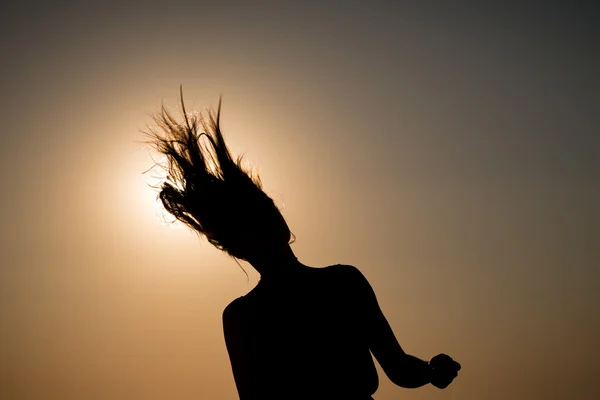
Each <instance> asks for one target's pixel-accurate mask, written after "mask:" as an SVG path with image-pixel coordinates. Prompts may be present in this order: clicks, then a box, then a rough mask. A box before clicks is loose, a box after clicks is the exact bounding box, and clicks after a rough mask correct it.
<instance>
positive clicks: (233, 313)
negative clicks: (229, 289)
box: [223, 297, 244, 323]
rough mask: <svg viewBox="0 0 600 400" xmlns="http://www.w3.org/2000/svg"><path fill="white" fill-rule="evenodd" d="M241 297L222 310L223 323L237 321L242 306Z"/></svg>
mask: <svg viewBox="0 0 600 400" xmlns="http://www.w3.org/2000/svg"><path fill="white" fill-rule="evenodd" d="M243 303H244V301H243V297H238V298H237V299H235V300H233V301H232V302H231V303H229V304H228V305H227V307H225V309H224V310H223V323H228V322H233V321H236V320H237V319H238V317H239V316H240V315H241V313H242V309H243V306H244V304H243Z"/></svg>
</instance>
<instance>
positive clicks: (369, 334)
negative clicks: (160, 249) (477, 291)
mask: <svg viewBox="0 0 600 400" xmlns="http://www.w3.org/2000/svg"><path fill="white" fill-rule="evenodd" d="M181 105H182V109H183V117H184V118H183V122H181V123H180V122H178V121H176V119H175V118H173V117H172V116H171V115H170V114H169V113H168V112H167V111H166V110H165V108H163V109H162V110H161V112H160V113H159V114H158V115H157V116H155V121H156V122H157V124H158V127H159V128H160V132H157V131H156V130H150V132H149V135H150V137H151V139H152V140H151V144H153V145H154V147H155V148H156V149H157V150H158V151H159V153H161V154H164V155H166V157H167V165H165V166H164V167H165V169H166V170H167V171H168V174H169V177H168V178H167V181H165V182H164V184H163V185H162V187H161V192H160V195H159V197H160V199H161V200H162V203H163V205H164V206H165V208H166V210H167V211H168V212H169V213H171V214H172V215H173V216H175V217H176V219H177V220H179V221H181V222H183V223H185V224H187V225H188V226H189V227H190V228H192V229H193V230H194V231H195V232H197V233H198V234H201V235H204V236H206V238H207V239H208V240H209V242H210V243H212V244H213V245H215V246H216V247H217V248H219V249H221V250H223V251H226V252H227V253H228V254H230V255H231V256H232V257H234V258H235V259H241V260H245V261H247V262H248V263H250V264H251V265H252V266H253V267H254V268H255V269H256V270H257V271H258V272H259V273H260V275H261V279H260V281H259V283H258V285H257V286H256V287H255V288H254V289H253V290H252V291H251V292H250V293H248V294H247V295H245V296H242V297H240V298H238V299H235V300H234V301H233V302H231V304H229V305H228V306H227V307H226V309H225V310H224V312H223V329H224V335H225V342H226V345H227V350H228V353H229V357H230V361H231V366H232V370H233V375H234V379H235V383H236V386H237V389H238V393H239V396H240V399H242V400H254V399H339V400H350V399H356V400H365V399H371V398H372V397H371V395H373V393H375V391H376V390H377V387H378V377H377V372H376V370H375V366H374V363H373V358H372V356H371V354H372V355H373V356H375V358H376V359H377V361H378V362H379V364H380V365H381V367H382V369H383V370H384V372H385V373H386V375H387V376H388V377H389V378H390V379H391V380H392V382H394V383H395V384H397V385H399V386H402V387H405V388H416V387H420V386H423V385H426V384H428V383H432V384H433V385H435V386H436V387H438V388H445V387H447V386H448V385H449V384H450V383H451V382H452V380H453V379H454V378H455V377H456V376H457V373H458V371H459V370H460V365H459V364H458V363H457V362H455V361H454V360H452V358H450V357H449V356H447V355H445V354H440V355H437V356H435V357H434V358H433V359H432V360H431V361H430V362H429V363H428V362H426V361H423V360H421V359H418V358H416V357H414V356H411V355H409V354H407V353H405V352H404V350H403V349H402V348H401V346H400V345H399V343H398V341H397V340H396V338H395V336H394V333H393V332H392V329H391V328H390V326H389V324H388V322H387V320H386V318H385V316H384V315H383V313H382V312H381V310H380V308H379V305H378V303H377V299H376V297H375V293H374V292H373V290H372V288H371V286H370V285H369V283H368V281H367V280H366V279H365V277H364V276H363V275H362V273H361V272H360V271H359V270H358V269H357V268H355V267H353V266H349V265H333V266H329V267H325V268H312V267H309V266H306V265H304V264H302V263H301V262H299V261H298V259H297V258H296V256H295V255H294V253H293V251H292V248H291V247H290V238H291V236H292V235H291V232H290V230H289V227H288V225H287V223H286V221H285V219H284V218H283V216H282V215H281V213H280V212H279V210H278V209H277V207H276V206H275V204H274V203H273V201H272V200H271V199H270V198H269V197H268V196H267V195H266V194H265V193H264V192H263V191H262V186H261V182H260V179H259V178H258V176H256V175H253V174H252V173H249V172H246V171H245V170H244V169H243V168H242V167H241V160H240V159H238V160H237V161H234V160H233V158H232V157H231V154H230V152H229V150H228V149H227V146H226V145H225V141H224V139H223V136H222V133H221V130H220V124H219V116H220V103H219V109H218V111H217V112H216V113H214V112H212V111H211V112H209V120H208V122H206V121H204V120H202V119H198V118H196V117H190V116H188V115H187V113H186V111H185V106H184V103H183V96H182V99H181ZM200 126H202V127H203V128H204V130H205V132H202V133H198V130H199V127H200ZM203 136H205V137H206V139H207V143H208V144H206V145H203V144H202V141H201V138H202V137H203Z"/></svg>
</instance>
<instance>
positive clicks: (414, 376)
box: [388, 354, 431, 389]
mask: <svg viewBox="0 0 600 400" xmlns="http://www.w3.org/2000/svg"><path fill="white" fill-rule="evenodd" d="M388 375H391V376H390V377H389V378H390V379H391V380H392V382H394V383H395V384H396V385H398V386H401V387H403V388H407V389H414V388H418V387H421V386H424V385H426V384H428V383H431V376H430V368H429V364H428V363H427V361H423V360H421V359H419V358H417V357H414V356H411V355H409V354H405V355H404V356H403V357H402V361H401V362H400V363H399V365H398V368H397V370H396V371H394V372H393V373H392V374H388Z"/></svg>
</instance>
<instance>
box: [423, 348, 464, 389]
mask: <svg viewBox="0 0 600 400" xmlns="http://www.w3.org/2000/svg"><path fill="white" fill-rule="evenodd" d="M429 368H430V371H431V384H432V385H433V386H435V387H437V388H438V389H445V388H446V387H448V385H449V384H450V383H451V382H452V381H453V380H454V378H456V377H457V376H458V371H460V364H459V363H457V362H456V361H454V360H453V359H452V358H451V357H450V356H448V355H446V354H438V355H437V356H435V357H433V358H432V359H431V361H429Z"/></svg>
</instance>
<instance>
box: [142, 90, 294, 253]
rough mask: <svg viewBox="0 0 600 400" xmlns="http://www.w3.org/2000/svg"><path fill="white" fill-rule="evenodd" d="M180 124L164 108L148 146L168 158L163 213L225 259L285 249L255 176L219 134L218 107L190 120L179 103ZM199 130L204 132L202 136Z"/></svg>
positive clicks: (279, 223) (284, 234)
mask: <svg viewBox="0 0 600 400" xmlns="http://www.w3.org/2000/svg"><path fill="white" fill-rule="evenodd" d="M181 106H182V118H181V121H178V120H177V119H176V118H175V117H173V115H172V114H171V113H169V112H168V111H167V110H166V109H165V107H162V109H161V110H160V111H159V112H158V113H157V114H156V115H155V116H154V121H155V123H156V125H157V128H155V129H150V130H149V132H147V134H148V135H149V137H150V141H149V143H150V144H151V145H152V146H153V147H154V148H155V150H157V151H158V152H159V153H160V154H162V155H164V156H166V165H164V166H163V167H164V168H165V169H166V171H167V174H168V176H167V179H166V180H165V182H164V183H163V184H162V185H161V188H160V189H161V190H160V194H159V198H160V200H161V201H162V204H163V206H164V208H165V209H166V210H167V212H169V213H170V214H171V215H173V216H174V217H175V218H176V219H177V220H178V221H181V222H183V223H184V224H186V225H187V226H188V227H190V228H191V229H192V230H194V231H195V232H196V233H198V234H199V235H200V236H202V235H203V236H206V238H207V239H208V241H209V242H210V243H211V244H213V245H214V246H215V247H217V248H218V249H220V250H223V251H225V252H227V253H228V254H229V255H231V256H233V257H235V258H238V259H242V260H247V261H252V260H256V259H261V258H265V257H266V256H267V254H268V253H270V252H279V251H282V250H285V249H286V248H289V243H290V238H291V236H292V235H291V232H290V229H289V227H288V225H287V223H286V221H285V219H284V218H283V216H282V215H281V213H280V211H279V210H278V208H277V207H276V205H275V203H274V202H273V200H272V199H271V198H270V197H269V196H267V194H265V192H264V191H263V190H262V184H261V181H260V178H259V176H258V175H257V174H256V173H252V172H251V171H246V170H245V169H244V168H242V165H241V157H238V158H237V159H234V158H233V157H232V155H231V153H230V152H229V149H228V148H227V145H226V144H225V140H224V138H223V134H222V132H221V128H220V121H219V119H220V113H221V102H220V101H219V106H218V108H217V111H216V113H215V112H214V111H212V110H210V111H209V112H208V119H203V118H202V117H196V116H190V115H188V114H187V113H186V111H185V106H184V103H183V96H182V98H181ZM201 128H202V130H203V132H202V131H201Z"/></svg>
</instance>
